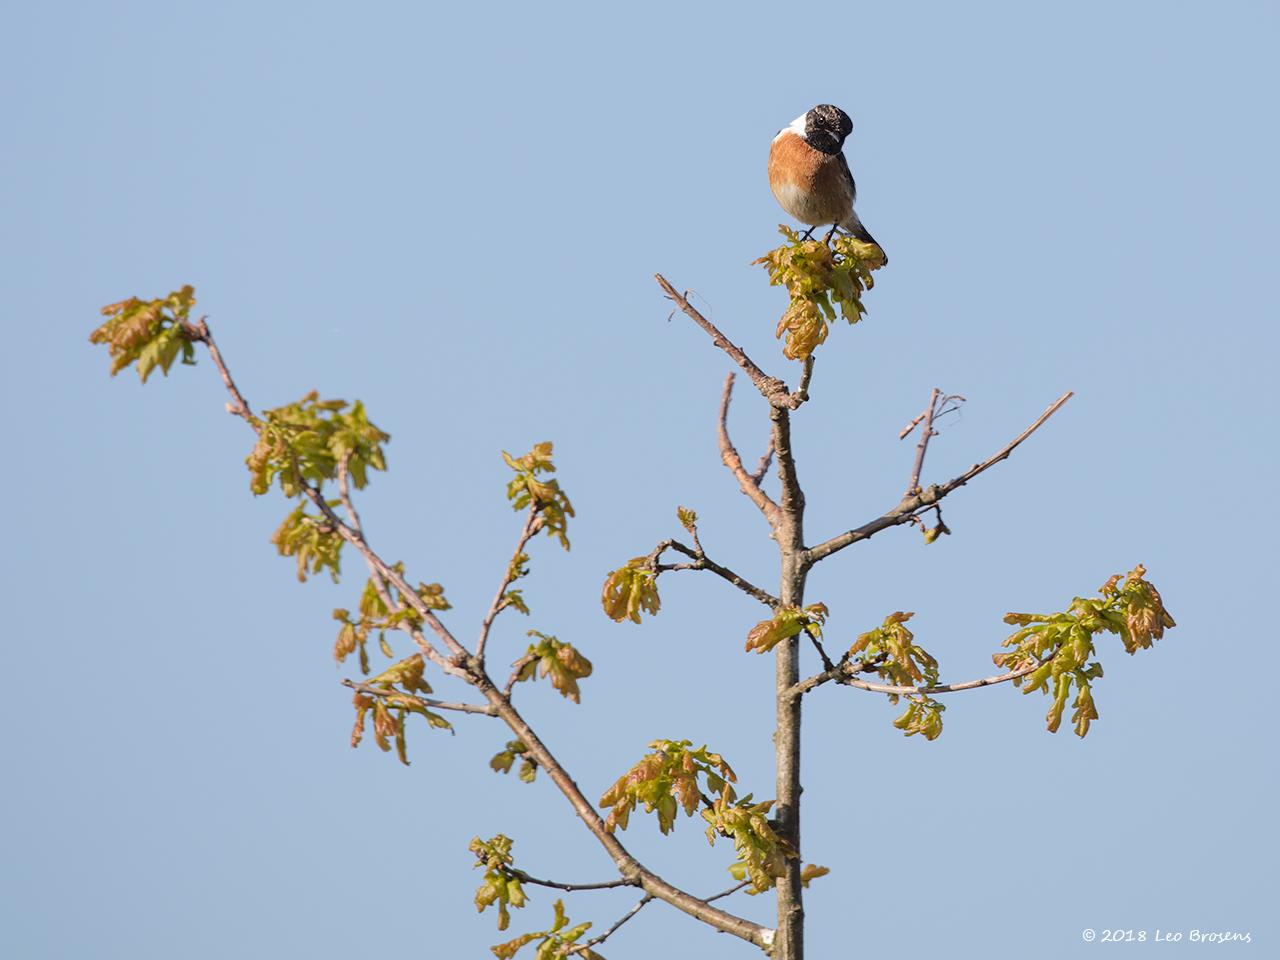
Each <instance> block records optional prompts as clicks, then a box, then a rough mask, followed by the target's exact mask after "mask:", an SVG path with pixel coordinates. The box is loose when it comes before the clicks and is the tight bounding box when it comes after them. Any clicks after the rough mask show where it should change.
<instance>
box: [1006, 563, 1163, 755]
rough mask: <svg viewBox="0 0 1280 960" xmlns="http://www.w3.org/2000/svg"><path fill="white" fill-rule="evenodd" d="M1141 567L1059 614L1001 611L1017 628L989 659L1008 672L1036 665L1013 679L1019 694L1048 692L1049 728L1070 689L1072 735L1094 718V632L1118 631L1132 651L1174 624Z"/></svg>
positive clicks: (1097, 673)
mask: <svg viewBox="0 0 1280 960" xmlns="http://www.w3.org/2000/svg"><path fill="white" fill-rule="evenodd" d="M1146 572H1147V571H1146V568H1145V567H1143V566H1142V565H1141V564H1139V565H1138V566H1136V567H1134V568H1133V570H1131V571H1129V573H1127V574H1123V575H1121V574H1116V575H1114V576H1113V577H1111V578H1110V579H1108V580H1107V581H1106V583H1104V584H1103V585H1102V586H1101V588H1099V592H1100V593H1101V594H1102V596H1100V597H1090V598H1086V597H1075V598H1074V599H1073V600H1072V601H1071V604H1070V605H1069V606H1068V608H1067V610H1066V611H1065V612H1063V613H1052V614H1035V613H1008V614H1005V617H1004V622H1005V623H1008V624H1010V625H1012V626H1017V627H1019V628H1020V629H1018V630H1016V631H1015V632H1014V633H1012V634H1011V635H1010V636H1009V637H1008V638H1007V639H1006V640H1005V641H1004V644H1003V646H1005V647H1006V648H1009V649H1008V650H1007V651H1006V652H1003V653H997V654H994V655H993V656H992V658H991V659H992V662H994V663H995V665H996V666H998V667H1002V668H1004V669H1006V670H1009V671H1010V672H1013V671H1016V670H1020V669H1022V668H1024V667H1030V666H1032V665H1033V664H1039V666H1037V667H1036V669H1035V670H1033V671H1032V672H1030V673H1029V674H1027V675H1025V676H1022V677H1018V678H1015V679H1014V681H1013V683H1014V684H1015V685H1016V686H1020V687H1021V688H1022V692H1023V693H1024V694H1026V693H1032V692H1034V691H1037V690H1039V691H1040V692H1042V693H1045V694H1049V693H1052V696H1053V702H1052V703H1051V705H1050V707H1049V712H1048V713H1047V714H1046V716H1045V722H1046V725H1047V727H1048V729H1049V732H1050V733H1056V732H1057V731H1058V728H1059V727H1060V725H1061V723H1062V715H1063V713H1064V712H1065V711H1066V707H1067V702H1068V701H1069V700H1070V699H1071V691H1072V689H1073V688H1074V689H1075V691H1076V696H1075V700H1074V703H1073V705H1074V708H1075V709H1074V712H1073V713H1072V716H1071V721H1072V723H1073V724H1074V727H1075V732H1076V735H1077V736H1080V737H1084V736H1085V735H1087V734H1088V732H1089V727H1090V725H1091V723H1092V722H1093V721H1094V720H1097V719H1098V708H1097V706H1096V704H1095V703H1094V700H1093V689H1092V682H1093V681H1094V680H1097V679H1099V678H1101V677H1102V665H1101V664H1099V663H1097V662H1096V661H1094V662H1090V660H1091V658H1092V657H1094V656H1095V655H1096V642H1095V640H1096V637H1097V636H1098V635H1100V634H1104V633H1111V634H1116V635H1118V636H1119V637H1120V641H1121V643H1122V644H1123V645H1124V649H1125V652H1126V653H1128V654H1130V655H1132V654H1135V653H1137V652H1138V651H1139V650H1146V649H1149V648H1150V647H1151V646H1152V645H1153V644H1154V642H1155V641H1156V640H1159V639H1161V638H1162V637H1163V636H1164V632H1165V630H1167V629H1170V628H1172V627H1174V626H1176V624H1175V623H1174V620H1173V617H1172V616H1170V614H1169V611H1168V610H1166V609H1165V606H1164V601H1163V600H1162V599H1161V597H1160V592H1159V591H1158V590H1157V589H1156V588H1155V586H1154V585H1153V584H1152V583H1150V582H1149V581H1148V580H1146V579H1145V575H1146ZM1122 581H1123V582H1122ZM1050 681H1052V685H1053V689H1052V691H1050V689H1049V687H1050Z"/></svg>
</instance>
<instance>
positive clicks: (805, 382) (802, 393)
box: [791, 353, 813, 410]
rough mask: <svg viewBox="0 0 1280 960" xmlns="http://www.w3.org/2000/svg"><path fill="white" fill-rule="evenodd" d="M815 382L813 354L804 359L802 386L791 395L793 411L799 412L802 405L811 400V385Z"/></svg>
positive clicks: (801, 373)
mask: <svg viewBox="0 0 1280 960" xmlns="http://www.w3.org/2000/svg"><path fill="white" fill-rule="evenodd" d="M812 380H813V354H812V353H811V354H809V356H807V357H805V358H804V369H803V370H801V371H800V385H799V386H798V387H796V392H795V393H794V394H792V395H791V399H792V403H791V409H792V410H798V409H799V408H800V404H802V403H804V402H805V401H806V400H808V399H809V384H810V382H812Z"/></svg>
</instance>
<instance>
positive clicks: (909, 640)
mask: <svg viewBox="0 0 1280 960" xmlns="http://www.w3.org/2000/svg"><path fill="white" fill-rule="evenodd" d="M913 616H914V614H912V613H903V612H902V611H901V610H899V611H897V612H895V613H891V614H889V616H887V617H885V618H884V623H882V624H881V625H880V626H878V627H876V628H875V629H874V630H868V631H867V632H866V633H864V634H861V635H860V636H859V637H858V638H857V639H856V640H855V641H854V642H853V646H851V647H850V648H849V653H848V656H849V657H856V658H857V662H858V663H859V665H860V667H861V670H862V671H863V672H868V673H875V674H878V675H879V677H880V679H881V680H884V681H885V682H887V683H890V684H892V685H894V686H902V687H914V686H918V687H936V686H937V685H938V661H937V660H936V659H934V657H933V656H932V655H931V654H930V653H929V652H928V651H927V650H925V649H924V648H923V647H922V646H920V645H919V644H918V643H916V642H915V635H914V634H913V633H912V632H911V631H910V630H908V629H907V621H908V620H910V619H911V618H912V617H913ZM888 698H889V702H890V703H897V702H898V699H899V697H898V694H893V693H891V694H888ZM907 701H908V703H907V709H906V710H905V711H903V713H902V714H901V715H900V716H899V717H898V718H897V719H896V720H894V721H893V725H894V726H895V727H897V728H898V729H899V730H901V731H902V732H903V735H905V736H908V737H911V736H915V735H916V734H923V735H924V738H925V739H926V740H936V739H937V738H938V736H939V734H941V733H942V711H943V710H945V709H946V708H945V707H944V706H943V705H942V704H941V703H939V702H938V701H937V700H934V699H932V698H931V697H928V696H925V695H923V694H921V695H914V694H913V695H910V696H908V697H907Z"/></svg>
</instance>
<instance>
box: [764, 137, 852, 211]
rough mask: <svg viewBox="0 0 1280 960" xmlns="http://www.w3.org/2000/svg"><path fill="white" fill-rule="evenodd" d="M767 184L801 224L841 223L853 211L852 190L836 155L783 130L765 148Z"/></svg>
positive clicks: (784, 208) (785, 208) (783, 207)
mask: <svg viewBox="0 0 1280 960" xmlns="http://www.w3.org/2000/svg"><path fill="white" fill-rule="evenodd" d="M769 187H770V188H771V189H772V190H773V195H774V197H776V198H777V200H778V203H779V204H781V206H782V209H783V210H785V211H787V213H789V214H791V216H793V217H795V218H796V219H797V220H799V221H800V222H801V223H807V224H810V225H814V226H816V225H818V224H826V223H841V222H843V221H844V220H845V219H846V218H847V217H848V216H849V214H850V213H852V212H853V191H852V190H851V189H850V187H849V184H848V182H847V181H846V179H845V176H844V171H843V170H842V169H841V165H840V159H839V156H838V155H834V154H828V153H823V152H822V151H821V150H815V149H814V148H813V147H811V146H809V144H807V143H805V141H804V137H801V136H798V135H797V134H795V133H792V132H791V131H789V130H784V131H783V132H782V133H780V134H779V135H778V136H777V137H775V138H774V141H773V146H772V147H770V149H769Z"/></svg>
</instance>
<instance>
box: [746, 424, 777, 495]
mask: <svg viewBox="0 0 1280 960" xmlns="http://www.w3.org/2000/svg"><path fill="white" fill-rule="evenodd" d="M771 463H773V431H772V430H771V431H769V442H768V443H767V444H766V445H765V448H764V453H762V454H761V455H760V462H759V463H758V464H757V465H756V469H755V471H754V472H753V473H751V475H750V476H751V479H752V480H754V481H755V483H756V486H759V485H760V484H762V483H764V475H765V474H766V473H768V472H769V464H771Z"/></svg>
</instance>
